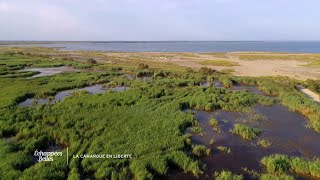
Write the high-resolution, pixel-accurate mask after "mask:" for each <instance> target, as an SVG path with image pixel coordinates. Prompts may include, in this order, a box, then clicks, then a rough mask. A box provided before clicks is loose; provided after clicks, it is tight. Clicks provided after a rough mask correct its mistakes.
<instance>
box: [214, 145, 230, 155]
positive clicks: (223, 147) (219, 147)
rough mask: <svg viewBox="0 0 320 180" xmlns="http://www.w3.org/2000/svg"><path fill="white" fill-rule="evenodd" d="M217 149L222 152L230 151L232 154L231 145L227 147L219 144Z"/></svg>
mask: <svg viewBox="0 0 320 180" xmlns="http://www.w3.org/2000/svg"><path fill="white" fill-rule="evenodd" d="M217 149H218V150H220V151H222V152H225V153H228V154H231V148H229V147H225V146H217Z"/></svg>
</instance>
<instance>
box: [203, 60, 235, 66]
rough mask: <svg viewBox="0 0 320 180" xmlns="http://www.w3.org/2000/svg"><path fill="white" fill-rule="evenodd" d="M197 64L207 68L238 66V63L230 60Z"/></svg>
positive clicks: (206, 61) (207, 61)
mask: <svg viewBox="0 0 320 180" xmlns="http://www.w3.org/2000/svg"><path fill="white" fill-rule="evenodd" d="M199 64H202V65H209V66H239V63H237V62H234V61H230V60H205V61H201V62H199Z"/></svg>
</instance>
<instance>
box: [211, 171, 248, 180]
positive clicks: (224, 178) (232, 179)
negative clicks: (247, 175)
mask: <svg viewBox="0 0 320 180" xmlns="http://www.w3.org/2000/svg"><path fill="white" fill-rule="evenodd" d="M214 177H215V179H216V180H242V179H243V176H242V175H237V174H232V172H230V171H221V172H217V171H216V172H214Z"/></svg>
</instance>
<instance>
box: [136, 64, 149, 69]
mask: <svg viewBox="0 0 320 180" xmlns="http://www.w3.org/2000/svg"><path fill="white" fill-rule="evenodd" d="M148 68H149V66H148V64H143V63H140V64H139V65H138V69H148Z"/></svg>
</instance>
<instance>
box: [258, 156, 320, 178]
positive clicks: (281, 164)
mask: <svg viewBox="0 0 320 180" xmlns="http://www.w3.org/2000/svg"><path fill="white" fill-rule="evenodd" d="M261 163H262V164H263V165H265V167H266V169H267V171H268V173H270V174H275V175H283V174H287V173H289V172H293V173H296V174H301V175H307V176H311V177H314V178H320V160H319V159H315V160H305V159H303V158H300V157H289V156H285V155H279V154H275V155H270V156H267V157H264V158H262V159H261Z"/></svg>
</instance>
